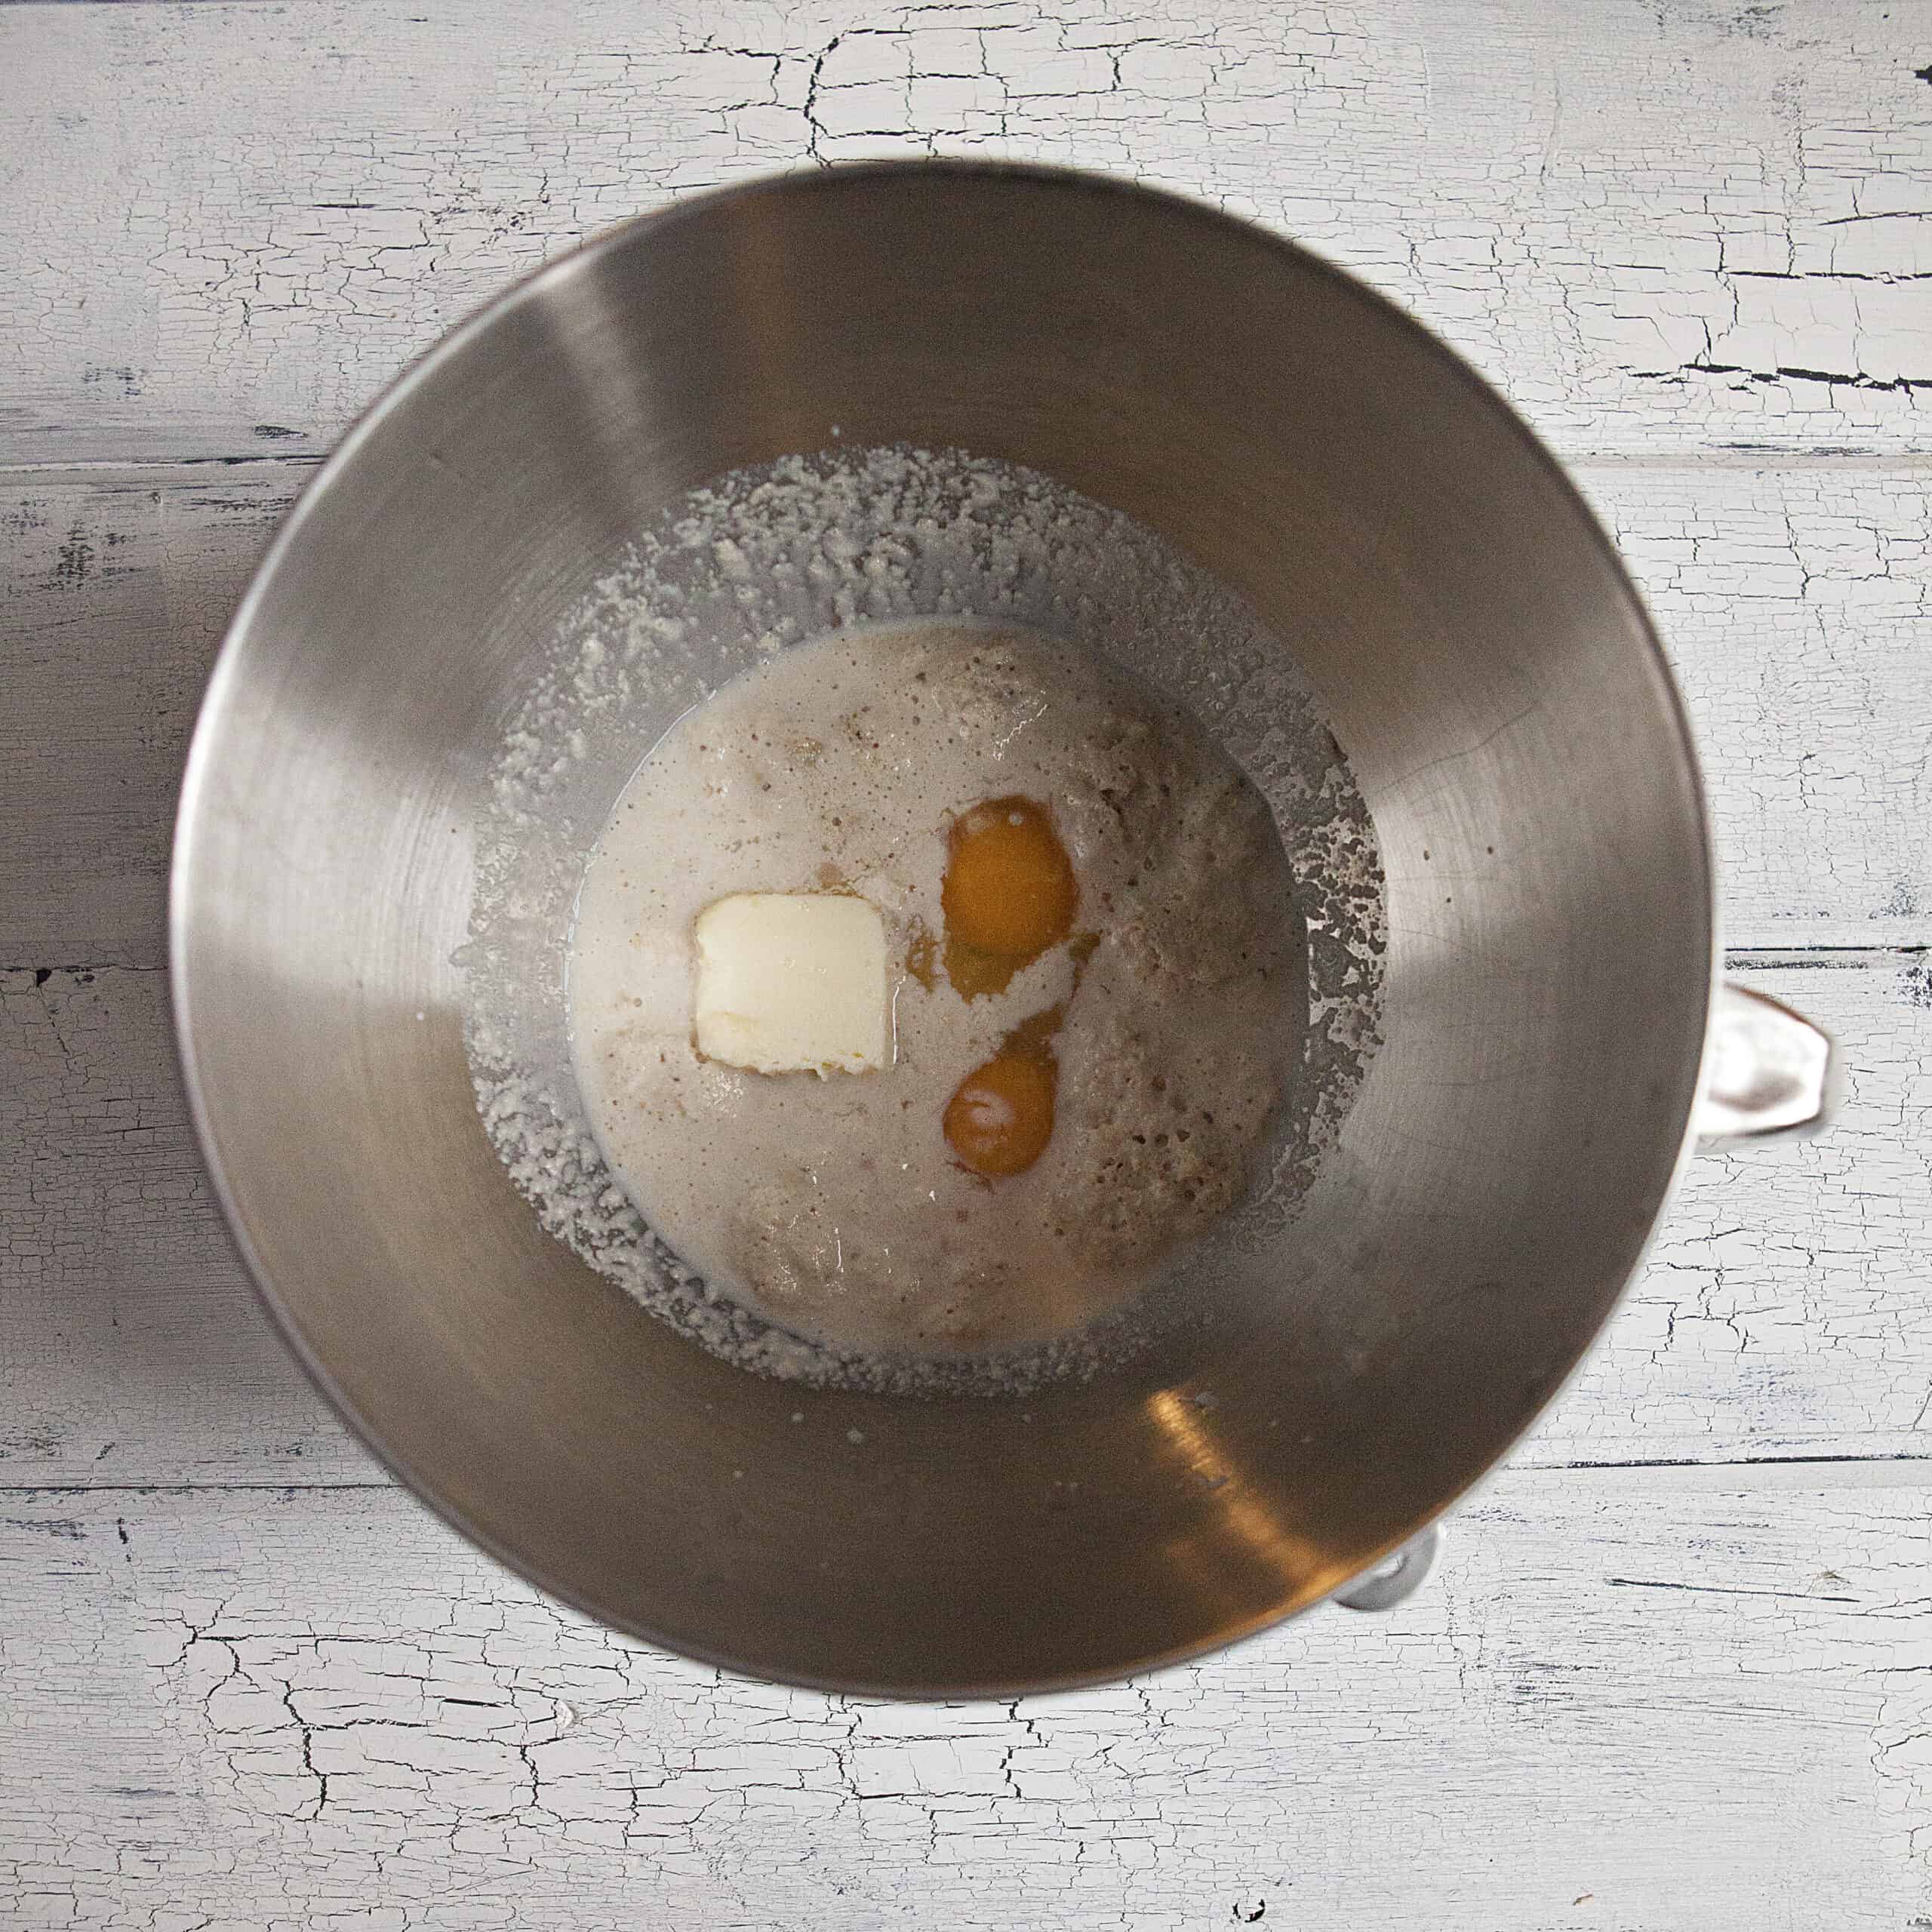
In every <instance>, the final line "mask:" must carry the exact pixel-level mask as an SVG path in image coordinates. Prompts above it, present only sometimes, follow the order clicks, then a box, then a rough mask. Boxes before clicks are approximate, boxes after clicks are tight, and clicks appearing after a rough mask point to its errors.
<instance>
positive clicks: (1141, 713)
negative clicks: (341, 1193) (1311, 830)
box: [570, 620, 1308, 1358]
mask: <svg viewBox="0 0 1932 1932" xmlns="http://www.w3.org/2000/svg"><path fill="white" fill-rule="evenodd" d="M1000 798H1026V799H1032V800H1038V801H1042V804H1043V805H1044V808H1045V809H1047V810H1048V811H1050V813H1051V819H1052V823H1053V826H1054V830H1055V832H1057V836H1058V838H1059V839H1060V841H1061V842H1062V843H1063V845H1064V848H1065V851H1066V856H1067V857H1068V859H1069V860H1070V861H1071V864H1072V871H1073V875H1074V881H1075V885H1076V887H1077V891H1078V919H1077V921H1075V922H1074V924H1075V928H1077V929H1076V930H1074V931H1069V932H1068V933H1067V934H1066V935H1065V936H1064V937H1062V938H1060V939H1058V940H1057V943H1052V944H1050V945H1048V946H1046V948H1045V949H1044V950H1042V951H1041V952H1039V953H1038V955H1037V956H1035V957H1033V958H1031V959H1030V960H1029V961H1028V962H1027V963H1026V964H1024V965H1023V966H1021V967H1020V968H1018V969H1017V970H1016V971H1014V972H1013V973H1012V974H1011V976H1010V977H1008V978H1006V979H1005V980H1004V981H1003V983H1000V984H998V986H993V985H992V984H990V983H977V982H968V985H969V986H972V987H974V990H972V991H971V996H968V992H962V990H961V986H960V985H959V984H958V983H955V979H954V978H953V977H950V976H949V975H948V974H946V973H945V972H943V971H936V970H934V968H935V961H936V959H937V958H943V956H944V948H945V943H946V937H947V921H946V908H945V906H943V903H942V887H943V880H944V878H945V876H946V868H947V860H948V856H949V841H950V840H951V838H952V834H953V832H954V831H955V828H956V827H957V826H958V825H959V824H960V823H961V822H962V821H963V820H965V818H966V817H967V815H968V814H969V813H970V812H971V811H972V810H973V809H974V808H975V807H976V806H978V805H980V804H983V801H986V800H988V799H1000ZM810 891H851V892H856V893H857V894H860V895H861V896H862V897H864V898H866V899H867V900H870V901H871V902H872V904H874V905H875V906H877V907H878V909H879V910H880V912H881V914H882V915H884V919H885V921H886V924H887V928H888V934H889V935H890V936H891V946H892V955H893V958H894V961H895V970H894V995H893V1033H894V1052H893V1060H892V1063H891V1066H889V1067H888V1068H887V1069H884V1070H883V1071H881V1072H875V1073H866V1074H856V1075H833V1076H832V1077H831V1078H823V1079H822V1078H820V1077H818V1076H817V1075H814V1074H809V1073H803V1074H785V1075H760V1074H755V1073H750V1072H743V1071H740V1069H736V1068H733V1067H730V1066H724V1065H722V1064H721V1063H717V1062H715V1061H708V1060H704V1059H703V1058H701V1057H700V1056H699V1054H697V1051H696V1049H695V1047H694V1044H693V1040H692V1011H691V989H692V977H693V971H694V958H693V949H692V942H691V927H692V924H693V921H694V920H695V919H696V918H697V915H698V914H699V913H700V912H702V911H703V909H704V908H705V907H706V906H708V905H709V904H710V903H712V902H713V901H714V900H718V899H720V898H722V897H725V896H726V895H727V894H731V893H737V892H810ZM956 909H957V908H956V907H955V910H956ZM1056 931H1057V928H1056ZM570 1008H571V1033H572V1050H573V1054H574V1060H575V1063H576V1067H577V1078H578V1083H579V1086H580V1090H581V1092H582V1095H583V1103H584V1106H585V1109H586V1113H587V1115H588V1117H589V1121H590V1122H591V1124H592V1128H593V1129H594V1130H595V1134H596V1135H597V1138H598V1143H599V1144H600V1146H601V1148H602V1149H603V1152H604V1154H605V1158H606V1159H607V1160H608V1162H609V1164H610V1165H611V1168H612V1169H613V1171H614V1172H615V1173H616V1174H617V1176H618V1177H619V1179H620V1181H621V1183H622V1184H623V1186H624V1188H625V1189H626V1191H627V1192H629V1195H630V1196H631V1197H632V1200H633V1201H635V1204H636V1205H637V1207H638V1210H639V1211H640V1212H641V1214H643V1215H644V1217H645V1219H646V1220H648V1222H649V1223H651V1226H652V1227H653V1228H654V1229H655V1230H656V1231H657V1233H658V1234H659V1235H661V1236H662V1237H663V1239H664V1240H665V1241H667V1242H668V1243H669V1244H670V1245H671V1247H673V1248H674V1249H675V1250H676V1251H677V1252H678V1254H679V1255H680V1256H681V1257H682V1258H683V1259H684V1260H685V1261H686V1262H688V1263H689V1264H690V1265H691V1266H692V1267H694V1268H695V1269H697V1270H698V1271H699V1272H701V1273H702V1274H703V1275H705V1276H706V1278H708V1279H709V1281H712V1284H714V1285H715V1286H717V1287H721V1288H722V1289H724V1291H727V1292H728V1293H729V1294H731V1295H733V1296H734V1297H736V1298H737V1299H738V1300H741V1301H742V1302H743V1303H745V1304H746V1306H749V1307H750V1308H751V1309H754V1310H755V1312H758V1313H759V1314H761V1315H764V1316H765V1317H766V1318H768V1319H770V1320H771V1321H775V1322H777V1323H778V1324H780V1325H781V1326H783V1327H786V1328H787V1329H789V1330H790V1331H792V1332H793V1333H795V1334H798V1335H801V1336H803V1337H807V1338H808V1339H810V1340H814V1341H817V1342H820V1343H825V1344H826V1345H827V1346H830V1347H832V1348H834V1349H839V1350H841V1351H848V1352H864V1353H871V1354H875V1355H881V1356H894V1357H902V1358H903V1357H906V1356H911V1355H923V1356H929V1357H936V1356H949V1355H966V1354H978V1353H985V1352H997V1351H999V1350H1002V1349H1008V1348H1011V1347H1014V1346H1020V1345H1022V1344H1024V1343H1032V1342H1037V1341H1040V1340H1045V1339H1048V1338H1051V1337H1060V1336H1063V1335H1066V1334H1070V1333H1072V1332H1073V1331H1076V1330H1078V1328H1079V1327H1081V1326H1082V1325H1084V1324H1085V1323H1087V1322H1088V1321H1090V1320H1091V1319H1092V1318H1094V1317H1095V1316H1097V1315H1100V1314H1102V1313H1103V1312H1106V1311H1108V1310H1109V1309H1114V1308H1116V1307H1118V1306H1120V1305H1121V1304H1122V1303H1124V1302H1125V1301H1126V1300H1128V1299H1130V1298H1131V1297H1133V1296H1134V1295H1135V1294H1137V1293H1139V1292H1140V1291H1141V1290H1142V1289H1143V1288H1144V1287H1146V1285H1147V1284H1148V1283H1149V1281H1151V1280H1152V1278H1153V1277H1154V1276H1155V1275H1156V1274H1157V1273H1158V1272H1159V1269H1160V1267H1161V1263H1162V1262H1163V1260H1164V1259H1166V1258H1167V1257H1168V1256H1169V1255H1170V1254H1171V1253H1172V1252H1173V1251H1174V1250H1175V1249H1177V1247H1180V1246H1181V1245H1183V1244H1185V1243H1186V1242H1187V1241H1189V1240H1191V1239H1192V1238H1195V1237H1196V1236H1198V1235H1200V1234H1201V1233H1202V1232H1204V1231H1205V1230H1206V1229H1207V1227H1209V1226H1211V1224H1212V1223H1214V1221H1215V1220H1217V1219H1218V1218H1219V1217H1220V1216H1221V1215H1222V1214H1224V1213H1226V1211H1227V1210H1228V1209H1229V1207H1231V1206H1232V1204H1234V1203H1235V1201H1238V1199H1239V1198H1241V1195H1243V1193H1244V1192H1245V1191H1246V1189H1247V1186H1248V1184H1249V1182H1250V1180H1251V1177H1252V1174H1253V1171H1254V1167H1255V1165H1256V1164H1257V1161H1258V1159H1259V1158H1260V1155H1261V1153H1262V1152H1263V1149H1264V1148H1265V1147H1266V1145H1267V1143H1268V1142H1269V1128H1270V1125H1271V1124H1272V1122H1273V1121H1274V1120H1275V1118H1276V1117H1277V1115H1278V1112H1279V1109H1280V1108H1281V1103H1282V1100H1283V1099H1284V1094H1285V1093H1286V1090H1287V1083H1288V1082H1289V1081H1290V1079H1291V1078H1292V1077H1293V1074H1294V1069H1296V1067H1297V1066H1298V1065H1299V1063H1300V1059H1301V1055H1302V1049H1303V1034H1304V1032H1305V1030H1306V1026H1307V1023H1308V999H1307V992H1306V940H1305V937H1304V934H1303V928H1302V924H1301V921H1300V918H1299V917H1298V916H1297V913H1296V911H1295V908H1294V891H1293V881H1292V878H1291V875H1290V872H1289V867H1288V862H1287V858H1286V857H1285V855H1284V852H1283V851H1282V848H1281V840H1280V838H1279V837H1278V834H1277V832H1276V830H1275V826H1274V823H1273V821H1272V818H1271V817H1270V815H1269V811H1268V808H1267V807H1266V804H1265V803H1264V802H1263V800H1262V798H1260V795H1259V794H1258V793H1257V792H1255V790H1254V788H1253V787H1252V786H1251V785H1250V784H1249V783H1247V780H1246V779H1245V778H1244V777H1243V776H1242V775H1241V773H1240V771H1238V768H1236V767H1235V765H1234V764H1233V763H1232V761H1230V760H1229V758H1227V756H1226V755H1225V754H1224V753H1223V752H1221V751H1220V749H1219V748H1218V747H1217V746H1215V745H1214V743H1212V742H1211V740H1209V739H1208V738H1207V736H1206V735H1205V734H1204V732H1202V731H1201V729H1200V728H1199V727H1198V725H1197V724H1195V723H1194V721H1192V719H1191V718H1189V717H1188V716H1187V715H1186V714H1185V713H1184V712H1181V711H1180V710H1179V709H1177V708H1175V707H1174V706H1171V705H1168V704H1167V703H1164V702H1163V701H1162V700H1161V699H1160V698H1158V697H1157V696H1155V694H1152V693H1151V692H1150V691H1147V690H1146V688H1144V687H1142V686H1140V685H1138V684H1136V683H1131V682H1130V681H1128V680H1127V679H1126V678H1124V676H1123V675H1121V674H1120V673H1119V672H1117V671H1115V670H1113V669H1110V668H1109V667H1107V666H1105V665H1103V663H1100V661H1099V660H1097V659H1096V658H1094V657H1092V656H1091V654H1088V653H1085V652H1084V651H1080V650H1078V649H1077V648H1074V647H1072V646H1069V645H1064V644H1062V643H1059V642H1057V641H1051V640H1048V639H1046V638H1041V637H1038V636H1036V635H1031V634H1028V633H1021V632H1014V631H1011V630H1005V629H998V630H996V629H991V628H989V627H986V626H976V625H962V624H960V623H952V622H943V621H938V620H934V621H929V622H923V623H915V624H911V625H907V626H891V627H887V626H878V627H873V628H869V629H848V630H844V631H840V632H835V633H834V634H832V635H831V636H829V637H827V638H824V639H822V640H821V641H818V642H817V643H815V644H812V645H806V646H803V647H801V648H795V649H793V650H791V651H785V652H783V653H781V654H779V655H778V656H777V657H775V658H774V659H772V660H771V661H769V662H768V663H765V664H764V665H761V666H759V667H758V669H755V670H754V671H752V672H749V673H748V674H746V675H744V676H743V677H741V678H739V679H738V680H737V681H735V682H734V683H733V684H731V685H728V687H726V688H725V689H724V690H723V691H721V692H719V693H718V695H717V696H716V697H713V698H712V699H711V700H709V702H708V703H705V704H703V705H702V706H699V707H698V708H697V709H695V710H694V711H692V712H689V713H688V714H687V715H685V718H682V719H681V721H679V722H678V724H677V725H675V727H674V728H672V731H671V732H670V733H669V734H668V735H667V737H666V738H665V740H664V741H663V743H661V744H660V746H658V747H657V749H656V750H655V751H654V752H653V753H652V754H651V756H650V757H649V758H648V759H647V760H646V761H645V763H644V764H643V765H642V766H641V768H639V770H638V773H637V774H636V776H635V777H634V778H633V779H632V781H631V783H630V784H629V786H628V787H627V788H626V790H625V792H624V793H623V797H622V798H620V801H618V804H617V807H616V809H615V810H614V811H613V813H612V814H611V819H610V821H609V823H608V824H607V825H606V826H605V829H604V832H603V834H602V835H601V838H600V839H599V841H598V844H597V847H596V849H595V852H594V853H593V854H592V857H591V860H590V863H589V867H588V869H587V871H586V874H585V877H584V881H583V890H582V893H581V894H580V900H579V903H578V910H577V922H576V926H575V929H574V934H573V937H572V941H571V961H570ZM1045 1014H1055V1015H1056V1024H1055V1026H1054V1029H1053V1031H1052V1035H1051V1053H1052V1056H1053V1061H1054V1073H1055V1076H1056V1078H1057V1094H1056V1097H1055V1103H1054V1108H1053V1111H1052V1115H1051V1120H1052V1125H1051V1137H1050V1138H1049V1139H1048V1141H1047V1143H1046V1145H1045V1146H1044V1149H1043V1150H1041V1151H1040V1152H1039V1153H1038V1157H1037V1158H1035V1159H1032V1161H1029V1163H1028V1164H1026V1166H1025V1168H1024V1169H1023V1171H1019V1172H1016V1173H1013V1174H1008V1175H1002V1176H1000V1177H992V1176H990V1175H989V1174H986V1173H976V1172H974V1171H972V1170H971V1168H969V1167H968V1165H966V1164H964V1163H963V1162H962V1161H961V1158H959V1155H958V1150H957V1149H956V1148H955V1146H953V1145H952V1144H950V1143H949V1141H948V1139H947V1137H946V1111H947V1108H948V1103H949V1101H951V1100H953V1099H955V1097H956V1096H957V1095H958V1093H959V1092H960V1090H961V1084H962V1082H965V1081H968V1078H969V1076H971V1075H973V1074H974V1072H975V1070H976V1069H980V1070H983V1069H986V1067H987V1066H988V1065H989V1063H992V1062H994V1061H995V1060H996V1059H997V1058H998V1056H999V1055H1000V1054H1001V1049H1002V1046H1003V1044H1010V1043H1011V1041H1013V1040H1014V1039H1015V1038H1024V1037H1026V1029H1027V1027H1028V1026H1029V1023H1033V1022H1037V1020H1038V1017H1039V1016H1041V1015H1045Z"/></svg>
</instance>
